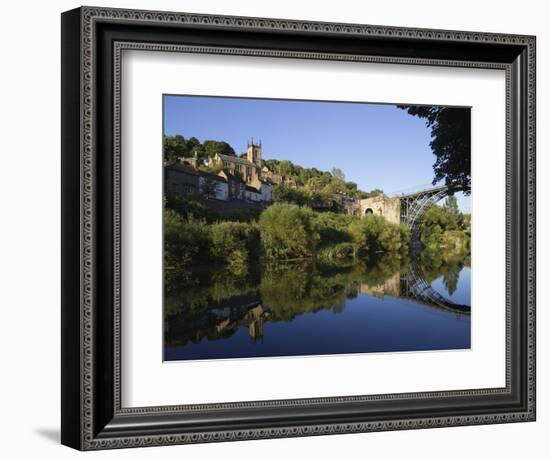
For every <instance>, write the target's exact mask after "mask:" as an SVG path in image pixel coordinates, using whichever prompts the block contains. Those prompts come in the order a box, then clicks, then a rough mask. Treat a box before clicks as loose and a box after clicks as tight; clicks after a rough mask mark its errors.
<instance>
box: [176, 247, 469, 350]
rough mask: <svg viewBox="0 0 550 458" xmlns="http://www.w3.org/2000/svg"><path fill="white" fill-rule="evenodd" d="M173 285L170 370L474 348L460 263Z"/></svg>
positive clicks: (278, 273)
mask: <svg viewBox="0 0 550 458" xmlns="http://www.w3.org/2000/svg"><path fill="white" fill-rule="evenodd" d="M188 282H189V281H188ZM172 283H173V284H172ZM172 283H170V282H169V283H168V284H167V288H166V289H167V293H166V302H165V314H166V315H165V360H167V361H177V360H196V359H215V358H244V357H265V356H293V355H321V354H343V353H366V352H388V351H419V350H443V349H467V348H470V269H469V267H466V266H465V264H464V261H463V260H454V261H452V262H444V261H442V260H435V261H434V260H433V259H431V260H427V261H423V262H422V260H421V262H416V263H412V264H411V263H410V262H409V261H407V262H406V263H405V262H404V261H403V260H400V259H395V258H393V259H392V258H391V257H386V258H382V259H378V260H377V261H376V262H371V263H366V262H360V263H356V264H352V265H347V266H345V265H344V266H338V267H335V266H330V267H327V266H319V265H313V264H311V263H279V264H270V265H266V266H257V268H256V269H254V271H253V272H248V273H246V274H244V275H243V274H242V273H239V274H238V275H236V274H235V273H232V272H229V271H227V270H215V271H209V272H205V273H204V275H203V277H202V278H201V277H197V278H195V279H193V281H191V283H193V285H192V286H186V287H184V288H179V287H178V282H177V281H173V282H172Z"/></svg>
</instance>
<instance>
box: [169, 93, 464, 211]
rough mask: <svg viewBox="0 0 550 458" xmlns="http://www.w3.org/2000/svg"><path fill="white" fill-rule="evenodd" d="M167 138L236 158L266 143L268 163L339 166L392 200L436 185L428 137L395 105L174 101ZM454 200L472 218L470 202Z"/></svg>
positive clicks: (173, 98)
mask: <svg viewBox="0 0 550 458" xmlns="http://www.w3.org/2000/svg"><path fill="white" fill-rule="evenodd" d="M164 133H165V134H166V135H175V134H180V135H183V136H184V137H185V138H188V137H191V136H195V137H197V138H198V139H199V140H200V141H201V142H203V141H204V140H223V141H226V142H227V143H229V144H230V145H231V146H232V147H233V148H234V149H235V151H236V152H237V153H241V152H244V151H245V150H246V145H247V142H248V141H249V140H250V139H252V138H253V139H254V141H255V142H257V141H259V140H261V141H262V146H263V157H264V159H279V160H282V159H289V160H291V161H292V162H294V163H296V164H300V165H301V166H303V167H316V168H318V169H319V170H328V171H330V170H331V169H332V168H333V167H337V168H339V169H341V170H342V171H343V172H344V175H345V176H346V180H348V181H354V182H356V183H357V185H358V186H359V188H360V189H363V190H365V191H369V190H371V189H374V188H379V189H382V190H384V192H386V193H387V194H392V193H394V192H398V191H402V190H407V189H412V188H417V187H418V186H421V185H429V184H430V183H431V181H432V178H433V169H432V165H433V163H434V161H435V156H434V155H433V153H432V152H431V149H430V146H429V143H430V130H429V129H428V128H427V127H426V125H425V122H424V120H422V119H419V118H417V117H413V116H411V115H409V114H407V113H406V112H405V111H404V110H400V109H398V108H397V107H396V106H395V105H382V104H367V103H342V102H337V103H334V102H310V101H287V100H268V99H244V98H225V97H199V96H172V95H170V96H164ZM457 197H458V200H459V205H460V208H461V209H462V211H466V212H468V211H469V208H470V199H469V197H464V196H457Z"/></svg>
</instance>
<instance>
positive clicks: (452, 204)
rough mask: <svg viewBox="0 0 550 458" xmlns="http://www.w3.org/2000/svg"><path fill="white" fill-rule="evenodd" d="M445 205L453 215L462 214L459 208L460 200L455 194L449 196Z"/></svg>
mask: <svg viewBox="0 0 550 458" xmlns="http://www.w3.org/2000/svg"><path fill="white" fill-rule="evenodd" d="M443 207H444V208H445V209H446V210H447V211H448V212H449V213H452V214H453V215H459V214H460V210H459V209H458V202H457V200H456V196H454V195H452V196H449V197H447V200H446V201H445V204H444V206H443Z"/></svg>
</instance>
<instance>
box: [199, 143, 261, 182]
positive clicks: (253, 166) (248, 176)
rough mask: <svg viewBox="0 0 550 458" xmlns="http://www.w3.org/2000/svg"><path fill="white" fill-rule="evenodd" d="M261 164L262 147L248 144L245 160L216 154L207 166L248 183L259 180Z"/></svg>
mask: <svg viewBox="0 0 550 458" xmlns="http://www.w3.org/2000/svg"><path fill="white" fill-rule="evenodd" d="M261 164H262V145H261V144H259V145H255V144H254V143H249V144H248V147H247V149H246V158H244V157H237V156H230V155H228V154H218V153H216V154H215V155H214V157H213V158H212V159H210V162H209V163H208V165H209V166H210V167H221V168H223V169H225V170H228V171H229V172H231V173H233V174H238V175H240V176H241V178H242V179H243V180H244V181H245V182H246V183H250V182H252V181H254V180H257V179H259V178H260V173H261Z"/></svg>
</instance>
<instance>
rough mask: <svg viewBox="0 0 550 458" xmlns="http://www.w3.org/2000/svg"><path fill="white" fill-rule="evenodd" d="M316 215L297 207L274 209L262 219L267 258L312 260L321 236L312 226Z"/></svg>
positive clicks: (286, 206) (264, 214) (270, 209)
mask: <svg viewBox="0 0 550 458" xmlns="http://www.w3.org/2000/svg"><path fill="white" fill-rule="evenodd" d="M313 218H314V214H313V211H312V210H310V209H308V208H300V207H297V206H296V205H288V204H277V205H272V206H271V207H269V208H268V209H267V210H266V211H264V212H263V213H262V215H261V216H260V221H259V226H260V234H261V243H262V248H263V252H264V255H265V256H266V257H267V258H275V259H296V258H310V257H313V256H314V254H315V248H316V247H317V244H318V242H319V234H318V233H317V232H316V231H315V228H314V226H313Z"/></svg>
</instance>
